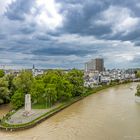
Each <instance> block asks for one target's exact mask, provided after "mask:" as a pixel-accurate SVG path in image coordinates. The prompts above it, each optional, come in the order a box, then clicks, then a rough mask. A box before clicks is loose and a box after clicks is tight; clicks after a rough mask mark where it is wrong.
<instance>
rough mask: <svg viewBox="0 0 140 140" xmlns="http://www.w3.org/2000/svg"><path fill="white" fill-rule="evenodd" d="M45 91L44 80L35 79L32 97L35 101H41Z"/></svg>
mask: <svg viewBox="0 0 140 140" xmlns="http://www.w3.org/2000/svg"><path fill="white" fill-rule="evenodd" d="M44 92H45V84H44V82H43V80H37V79H34V81H33V83H32V86H31V97H32V101H33V103H41V102H42V101H43V100H44V98H43V94H44Z"/></svg>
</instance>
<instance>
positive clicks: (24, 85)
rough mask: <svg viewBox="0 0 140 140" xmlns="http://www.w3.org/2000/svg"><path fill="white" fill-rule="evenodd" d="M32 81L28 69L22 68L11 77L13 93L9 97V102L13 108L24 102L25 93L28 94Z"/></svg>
mask: <svg viewBox="0 0 140 140" xmlns="http://www.w3.org/2000/svg"><path fill="white" fill-rule="evenodd" d="M32 82H33V76H32V73H31V72H30V71H25V70H23V71H22V72H21V73H20V74H19V75H18V76H16V77H15V78H14V79H13V85H14V88H15V89H14V95H13V96H12V98H11V103H12V105H13V107H14V108H15V109H17V108H19V107H21V106H22V105H23V104H24V96H25V94H29V93H30V91H31V86H32Z"/></svg>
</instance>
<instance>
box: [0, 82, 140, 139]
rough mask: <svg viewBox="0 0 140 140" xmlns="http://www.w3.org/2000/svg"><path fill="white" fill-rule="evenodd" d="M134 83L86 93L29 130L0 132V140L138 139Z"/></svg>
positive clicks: (139, 121)
mask: <svg viewBox="0 0 140 140" xmlns="http://www.w3.org/2000/svg"><path fill="white" fill-rule="evenodd" d="M136 85H137V83H131V84H127V85H121V86H116V87H113V88H109V89H106V90H104V91H101V92H100V94H98V93H97V94H93V95H90V96H88V97H87V98H85V99H83V100H81V101H79V102H77V103H75V104H73V105H71V106H70V107H68V108H66V109H64V110H63V111H61V112H59V113H58V114H56V115H54V116H53V117H51V118H49V119H47V120H46V121H44V122H43V123H41V124H39V125H37V126H36V127H34V128H32V129H28V130H24V131H19V132H2V131H0V140H140V104H137V103H135V98H134V94H135V92H136V90H135V88H136ZM130 87H134V89H133V90H132V89H130Z"/></svg>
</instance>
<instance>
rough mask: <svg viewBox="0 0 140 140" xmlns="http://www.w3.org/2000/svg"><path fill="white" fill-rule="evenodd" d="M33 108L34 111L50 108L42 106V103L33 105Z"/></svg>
mask: <svg viewBox="0 0 140 140" xmlns="http://www.w3.org/2000/svg"><path fill="white" fill-rule="evenodd" d="M32 108H33V109H47V108H49V107H47V106H46V104H44V103H42V104H41V103H40V104H33V105H32Z"/></svg>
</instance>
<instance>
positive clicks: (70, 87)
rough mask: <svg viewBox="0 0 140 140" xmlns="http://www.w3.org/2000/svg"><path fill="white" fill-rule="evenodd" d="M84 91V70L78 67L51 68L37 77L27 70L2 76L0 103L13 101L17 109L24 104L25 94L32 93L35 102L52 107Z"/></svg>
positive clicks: (0, 80) (0, 79)
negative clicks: (65, 69)
mask: <svg viewBox="0 0 140 140" xmlns="http://www.w3.org/2000/svg"><path fill="white" fill-rule="evenodd" d="M83 91H84V87H83V72H81V71H80V70H76V69H73V70H71V71H69V72H67V73H66V72H64V71H61V70H49V71H47V72H46V73H44V74H43V75H41V76H37V77H33V75H32V73H31V72H30V71H26V70H25V71H22V72H21V73H20V74H19V75H18V76H13V75H7V76H4V75H2V76H1V77H0V104H3V103H7V102H11V104H12V105H13V108H15V109H17V108H19V107H21V106H23V105H24V97H25V94H31V97H32V103H33V104H45V105H46V106H48V107H50V106H52V105H54V104H55V103H56V102H62V101H65V100H69V99H70V98H72V97H76V96H80V95H81V94H82V93H83Z"/></svg>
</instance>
